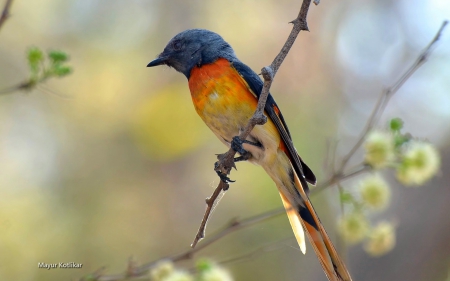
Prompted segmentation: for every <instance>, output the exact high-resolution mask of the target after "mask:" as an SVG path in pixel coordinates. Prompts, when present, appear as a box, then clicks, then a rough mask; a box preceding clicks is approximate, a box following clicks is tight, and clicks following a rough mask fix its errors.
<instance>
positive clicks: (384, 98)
mask: <svg viewBox="0 0 450 281" xmlns="http://www.w3.org/2000/svg"><path fill="white" fill-rule="evenodd" d="M447 23H448V21H444V22H443V23H442V25H441V27H440V28H439V30H438V32H437V33H436V35H435V36H434V38H433V40H431V42H430V43H429V44H428V46H427V47H426V48H425V49H424V50H423V51H422V53H420V55H419V56H418V57H417V59H416V61H415V62H414V63H413V64H412V65H411V66H410V67H409V68H408V69H407V70H406V72H405V73H403V75H402V76H401V77H400V78H399V79H398V80H397V81H396V82H395V83H394V84H393V85H392V86H391V87H389V88H386V89H385V90H384V91H383V92H382V93H381V95H380V97H379V98H378V101H377V104H376V105H375V108H374V109H373V111H372V113H371V114H370V117H369V119H368V120H367V123H366V126H365V127H364V130H363V131H362V133H361V135H360V136H359V138H358V140H357V141H356V143H355V145H354V146H353V147H352V148H351V149H350V151H349V152H348V153H347V154H346V155H345V156H344V158H343V160H342V162H341V165H340V168H339V169H338V171H337V174H339V173H342V172H343V171H344V169H345V167H346V166H347V164H348V161H349V160H350V159H351V158H352V156H353V155H354V154H355V152H356V151H357V150H358V148H359V147H360V146H361V145H362V143H363V142H364V139H365V138H366V136H367V134H368V133H369V132H370V130H372V128H373V127H374V125H375V124H376V123H377V122H378V120H379V118H380V116H381V114H383V112H384V109H385V108H386V106H387V104H388V102H389V100H390V99H391V97H392V96H393V95H394V94H395V93H397V91H398V90H399V89H400V88H401V86H403V84H405V82H406V81H407V80H408V79H409V78H410V77H411V75H413V74H414V73H415V72H416V70H417V69H419V68H420V67H421V66H422V65H423V64H424V63H425V62H426V61H427V59H428V57H429V56H430V53H431V50H432V48H433V46H434V45H435V43H436V42H437V41H438V40H439V38H440V37H441V35H442V31H444V28H445V26H446V25H447Z"/></svg>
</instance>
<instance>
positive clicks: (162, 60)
mask: <svg viewBox="0 0 450 281" xmlns="http://www.w3.org/2000/svg"><path fill="white" fill-rule="evenodd" d="M166 59H167V57H165V56H164V57H162V56H160V57H158V58H156V59H154V60H152V61H151V62H149V64H147V67H153V66H157V65H161V64H165V63H166Z"/></svg>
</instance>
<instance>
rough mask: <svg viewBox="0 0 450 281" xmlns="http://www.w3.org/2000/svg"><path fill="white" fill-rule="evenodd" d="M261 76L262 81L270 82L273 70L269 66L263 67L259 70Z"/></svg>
mask: <svg viewBox="0 0 450 281" xmlns="http://www.w3.org/2000/svg"><path fill="white" fill-rule="evenodd" d="M261 74H262V76H263V78H264V81H272V80H273V76H274V72H273V68H272V67H271V66H264V67H263V68H262V69H261Z"/></svg>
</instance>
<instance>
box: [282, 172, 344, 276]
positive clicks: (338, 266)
mask: <svg viewBox="0 0 450 281" xmlns="http://www.w3.org/2000/svg"><path fill="white" fill-rule="evenodd" d="M293 176H294V183H295V188H296V189H297V190H298V193H297V192H296V193H295V194H294V195H293V194H292V193H291V192H290V191H288V190H287V189H285V188H279V192H280V196H281V199H282V201H283V205H284V207H285V209H286V213H287V215H288V218H289V222H290V223H291V226H292V229H293V230H294V234H295V237H296V239H297V242H298V244H299V246H300V249H301V251H302V252H303V253H305V252H306V247H305V235H304V231H306V235H307V236H308V238H309V240H310V242H311V245H312V247H313V249H314V252H315V253H316V255H317V257H318V258H319V262H320V264H321V265H322V268H323V270H324V272H325V274H326V275H327V277H328V279H329V280H330V281H352V278H351V277H350V274H349V272H348V270H347V268H346V266H345V264H344V262H343V261H342V260H341V258H340V257H339V255H338V253H337V251H336V249H335V248H334V246H333V244H332V242H331V240H330V238H329V237H328V234H327V233H326V231H325V229H324V227H323V226H322V223H321V222H320V220H319V217H318V216H317V214H316V212H315V210H314V207H313V206H312V204H311V202H310V201H309V198H308V196H307V194H306V192H305V190H304V188H303V186H304V185H305V186H306V184H307V183H306V182H305V180H304V179H303V181H300V179H299V178H298V176H297V175H296V173H295V172H294V175H293ZM302 183H303V184H302ZM293 196H295V197H297V198H291V197H293ZM298 197H301V198H298ZM298 202H301V203H302V204H298ZM303 230H304V231H303Z"/></svg>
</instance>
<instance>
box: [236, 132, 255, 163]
mask: <svg viewBox="0 0 450 281" xmlns="http://www.w3.org/2000/svg"><path fill="white" fill-rule="evenodd" d="M244 143H247V144H250V145H253V146H256V147H262V145H261V144H260V143H259V142H251V141H248V140H241V138H240V137H238V136H235V137H233V139H232V140H231V148H232V149H233V150H234V151H236V152H238V153H239V154H240V155H242V156H244V155H246V156H245V157H247V159H248V158H250V153H249V152H248V151H247V150H245V149H244V147H243V144H244ZM247 159H245V160H247ZM239 161H242V160H239Z"/></svg>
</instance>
